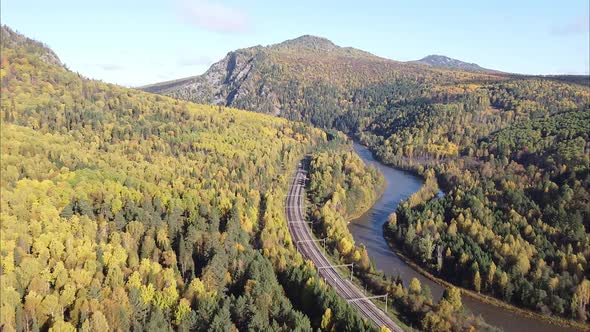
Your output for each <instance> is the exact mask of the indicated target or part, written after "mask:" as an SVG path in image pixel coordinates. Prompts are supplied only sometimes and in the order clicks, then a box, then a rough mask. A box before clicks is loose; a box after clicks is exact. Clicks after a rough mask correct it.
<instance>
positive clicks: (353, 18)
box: [1, 0, 590, 86]
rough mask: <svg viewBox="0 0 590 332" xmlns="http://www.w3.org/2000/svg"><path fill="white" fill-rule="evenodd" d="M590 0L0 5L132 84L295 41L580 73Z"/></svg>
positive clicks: (73, 58)
mask: <svg viewBox="0 0 590 332" xmlns="http://www.w3.org/2000/svg"><path fill="white" fill-rule="evenodd" d="M589 11H590V8H589V1H588V0H570V1H555V0H553V1H541V0H537V1H528V0H526V1H397V0H389V1H387V0H384V1H370V0H363V1H308V0H299V1H289V2H284V3H283V1H261V0H251V1H237V0H223V1H214V0H143V1H137V0H118V1H114V0H102V1H80V0H55V1H41V0H37V1H31V0H2V2H1V19H2V23H3V24H7V25H8V26H10V27H11V28H13V29H16V30H17V31H19V32H21V33H24V34H25V35H27V36H29V37H32V38H34V39H37V40H40V41H42V42H44V43H46V44H48V45H49V46H50V47H51V48H53V50H54V51H55V52H57V54H58V55H59V56H60V58H61V59H62V61H63V62H64V63H66V65H67V66H68V67H69V68H70V69H72V70H74V71H77V72H80V73H81V74H83V75H85V76H88V77H91V78H97V79H102V80H104V81H106V82H111V83H117V84H121V85H126V86H138V85H143V84H148V83H153V82H158V81H163V80H170V79H176V78H180V77H186V76H193V75H198V74H201V73H203V72H204V71H205V70H206V69H207V68H208V67H209V65H211V63H213V62H215V61H217V60H219V59H221V58H222V57H223V56H224V55H225V54H226V53H227V52H229V51H231V50H234V49H237V48H242V47H248V46H253V45H258V44H260V45H268V44H273V43H278V42H281V41H283V40H286V39H291V38H295V37H297V36H300V35H303V34H312V35H318V36H323V37H326V38H329V39H331V40H332V41H333V42H335V43H336V44H338V45H341V46H353V47H356V48H360V49H363V50H366V51H369V52H372V53H374V54H377V55H379V56H382V57H386V58H391V59H394V60H401V61H406V60H415V59H419V58H422V57H424V56H426V55H428V54H443V55H447V56H450V57H454V58H457V59H460V60H463V61H468V62H476V63H478V64H480V65H482V66H484V67H488V68H493V69H499V70H503V71H508V72H518V73H526V74H558V73H565V74H581V73H588V71H589V70H590V68H589V67H590V64H589V62H590V60H589V53H590V50H589V43H590V42H589V40H590V36H589V29H590V28H589V22H588V17H589Z"/></svg>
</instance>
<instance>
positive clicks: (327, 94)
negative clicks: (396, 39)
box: [140, 35, 504, 127]
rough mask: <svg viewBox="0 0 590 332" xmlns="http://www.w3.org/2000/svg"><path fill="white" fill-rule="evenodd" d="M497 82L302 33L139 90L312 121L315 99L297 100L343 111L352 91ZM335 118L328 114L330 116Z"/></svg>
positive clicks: (482, 75)
mask: <svg viewBox="0 0 590 332" xmlns="http://www.w3.org/2000/svg"><path fill="white" fill-rule="evenodd" d="M501 79H504V77H503V76H502V75H497V74H493V73H492V74H491V73H482V72H459V73H458V72H456V71H451V70H447V69H443V68H435V67H427V66H423V65H420V64H414V63H404V62H399V61H394V60H390V59H385V58H381V57H378V56H375V55H373V54H371V53H369V52H365V51H362V50H358V49H355V48H351V47H340V46H338V45H335V44H334V43H333V42H331V41H330V40H328V39H326V38H322V37H316V36H309V35H305V36H301V37H299V38H295V39H291V40H287V41H284V42H282V43H279V44H274V45H269V46H265V47H264V46H255V47H250V48H245V49H240V50H237V51H233V52H230V53H228V54H227V56H226V57H225V58H223V59H222V60H221V61H219V62H217V63H215V64H213V65H212V66H211V67H210V68H209V70H207V72H205V73H204V74H203V75H200V76H193V77H188V78H184V79H179V80H174V81H168V82H162V83H156V84H152V85H149V86H144V87H141V88H140V89H142V90H145V91H148V92H154V93H159V94H164V95H168V96H172V97H176V98H181V99H185V100H190V101H197V102H205V103H213V104H219V105H226V106H234V107H238V108H243V109H250V110H255V111H258V112H263V113H271V114H275V115H282V116H284V117H287V118H289V119H294V120H311V118H312V117H314V115H313V113H314V112H316V110H311V109H310V107H311V106H313V105H312V104H313V101H311V100H309V101H308V103H307V104H308V105H302V104H299V103H297V102H296V101H295V99H306V98H308V99H309V98H310V97H311V96H315V95H322V96H323V98H329V99H331V104H332V105H331V106H330V109H334V108H341V106H342V105H340V104H341V102H343V101H345V100H346V101H347V102H353V101H352V100H350V96H348V94H349V92H350V91H352V90H367V89H374V87H376V86H383V85H392V84H396V85H397V86H399V85H404V84H417V83H421V82H426V81H428V82H432V83H436V82H445V83H449V82H455V83H458V82H471V81H489V80H501ZM304 91H305V94H304V93H303V92H304ZM324 104H325V103H324ZM324 106H325V105H324ZM337 115H338V114H337V113H334V114H332V116H333V117H336V116H337ZM324 120H325V121H324ZM324 120H321V119H319V118H318V119H315V120H313V121H312V122H313V123H315V124H316V125H318V126H320V127H324V126H326V125H328V123H327V122H330V121H332V120H333V119H324ZM330 125H331V124H330Z"/></svg>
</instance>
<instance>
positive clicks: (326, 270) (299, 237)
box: [285, 166, 403, 332]
mask: <svg viewBox="0 0 590 332" xmlns="http://www.w3.org/2000/svg"><path fill="white" fill-rule="evenodd" d="M304 187H305V171H304V170H303V169H302V168H301V166H300V167H299V168H298V169H297V172H296V174H295V176H294V178H293V182H292V183H291V187H290V188H289V194H288V195H287V199H286V206H285V210H286V211H285V212H286V215H287V222H288V226H289V232H290V233H291V237H292V238H293V242H294V243H295V246H296V248H297V250H298V251H299V252H300V253H301V254H302V255H303V257H304V258H306V259H309V260H311V261H312V262H313V263H314V265H315V266H316V269H317V270H318V273H319V275H320V276H321V277H322V278H323V279H324V280H325V281H326V282H327V283H328V284H329V285H330V286H331V287H333V288H334V289H335V290H336V292H337V293H338V295H340V296H341V297H342V298H343V299H345V300H346V301H348V302H349V303H350V304H351V305H353V306H354V307H355V308H356V309H357V310H358V311H359V312H360V313H361V314H362V315H363V316H364V317H365V318H367V319H368V320H370V321H372V322H373V323H374V324H375V325H376V326H377V327H379V328H380V327H383V326H385V327H387V328H388V329H389V330H391V331H392V332H394V331H395V332H402V331H403V329H402V328H401V327H400V326H399V325H397V324H396V323H395V322H394V321H393V320H392V319H391V318H389V317H388V316H387V314H385V313H384V312H383V311H382V310H381V309H380V308H378V307H377V305H375V303H373V302H372V301H371V300H368V299H364V298H365V294H363V292H362V291H361V290H360V289H359V288H358V287H357V286H356V285H354V284H353V283H352V282H351V281H350V280H348V279H347V278H345V277H343V276H342V275H340V273H339V272H338V271H337V270H336V269H335V268H330V266H331V265H332V264H331V263H330V261H329V260H328V259H327V257H326V256H325V255H324V254H323V252H322V250H321V248H320V246H319V245H318V243H319V242H318V240H315V239H314V238H313V235H312V233H311V230H310V228H309V227H308V226H307V222H306V221H305V217H304V213H303V198H304Z"/></svg>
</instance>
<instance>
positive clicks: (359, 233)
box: [349, 143, 590, 332]
mask: <svg viewBox="0 0 590 332" xmlns="http://www.w3.org/2000/svg"><path fill="white" fill-rule="evenodd" d="M355 151H356V152H357V154H358V155H359V156H360V157H361V158H362V159H363V160H364V161H365V163H366V164H369V165H373V166H374V167H375V168H377V169H379V170H380V171H381V172H382V173H383V174H384V176H385V179H386V181H387V183H388V185H387V188H386V190H385V194H384V195H383V197H382V198H381V199H379V200H378V201H377V203H376V204H375V206H373V208H371V209H370V210H369V211H368V212H367V213H366V214H365V215H363V216H362V217H361V218H359V219H357V220H354V221H353V222H351V223H350V224H349V229H350V231H351V233H352V234H353V237H354V240H355V243H358V244H359V245H360V244H364V245H365V246H366V248H367V250H368V252H369V255H370V257H371V260H372V261H373V262H374V264H375V267H376V268H377V269H378V270H381V271H383V272H384V273H385V274H386V275H387V276H390V277H394V278H397V277H400V278H401V279H402V280H403V282H404V284H406V285H408V284H409V282H410V281H411V279H412V278H417V279H418V280H419V281H420V282H421V283H422V285H423V286H428V287H429V288H430V289H431V291H432V294H433V297H434V298H435V299H438V298H440V296H442V293H443V292H444V289H445V286H448V285H450V284H448V283H447V284H445V283H442V282H441V281H444V280H435V279H432V278H429V277H428V275H427V274H426V273H424V272H426V271H424V270H422V269H419V268H418V266H416V265H415V264H412V263H413V261H411V260H409V259H408V258H407V257H405V256H404V257H403V258H402V257H401V256H402V255H397V254H396V251H395V250H393V249H392V246H391V245H390V244H389V243H387V241H386V239H385V237H384V234H383V226H384V224H385V223H386V222H387V219H388V217H389V215H390V214H391V213H392V212H395V211H396V210H397V207H398V205H399V204H400V202H403V201H405V200H406V199H407V198H408V197H410V196H411V195H412V194H413V193H415V192H416V191H418V190H419V189H420V188H421V187H422V186H423V183H424V180H423V178H422V177H416V176H415V174H416V173H415V172H411V173H410V172H408V171H407V170H399V169H396V168H393V167H390V166H387V165H385V164H383V163H382V162H380V161H379V160H378V159H376V157H375V156H374V155H373V154H372V152H371V151H370V150H369V149H368V148H367V147H365V146H363V145H361V144H358V143H355ZM397 253H399V252H397ZM435 281H437V282H435ZM464 294H465V295H466V296H462V297H463V305H464V306H465V308H466V309H467V310H469V311H470V312H472V313H474V314H476V315H481V316H482V317H483V318H484V319H485V321H486V322H487V323H489V324H491V325H494V326H498V327H500V328H502V329H504V330H505V331H506V332H522V331H535V332H554V331H556V330H559V331H561V332H566V331H569V332H576V331H580V329H582V330H588V328H587V327H586V326H584V324H576V323H575V322H574V323H573V324H571V323H569V322H567V319H563V321H562V322H559V320H560V319H557V320H552V321H553V323H551V322H549V321H548V320H547V319H545V318H544V317H543V318H541V317H540V316H542V315H540V314H538V313H537V315H532V314H529V313H528V312H527V311H526V310H523V311H519V310H515V309H514V308H513V306H504V305H503V304H502V303H501V302H502V301H500V300H497V302H495V301H493V300H491V301H485V300H484V299H483V298H482V297H478V296H470V295H475V294H467V293H466V292H464ZM496 304H497V305H496ZM555 323H557V324H555ZM557 326H563V328H561V329H560V328H559V327H557ZM589 331H590V330H589Z"/></svg>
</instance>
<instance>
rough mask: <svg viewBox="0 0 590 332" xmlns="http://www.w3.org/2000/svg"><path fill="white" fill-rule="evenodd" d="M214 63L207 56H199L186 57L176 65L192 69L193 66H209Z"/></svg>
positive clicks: (180, 59)
mask: <svg viewBox="0 0 590 332" xmlns="http://www.w3.org/2000/svg"><path fill="white" fill-rule="evenodd" d="M212 63H213V60H211V58H210V57H208V56H206V55H198V56H184V57H181V58H179V59H178V60H177V61H176V64H178V66H180V67H191V66H208V65H210V64H212Z"/></svg>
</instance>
